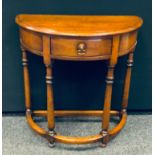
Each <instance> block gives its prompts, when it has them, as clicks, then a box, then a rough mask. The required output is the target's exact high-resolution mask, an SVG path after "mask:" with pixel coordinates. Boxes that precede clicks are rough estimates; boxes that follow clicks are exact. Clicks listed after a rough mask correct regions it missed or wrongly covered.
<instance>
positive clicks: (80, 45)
mask: <svg viewBox="0 0 155 155" xmlns="http://www.w3.org/2000/svg"><path fill="white" fill-rule="evenodd" d="M86 49H87V45H86V43H84V42H80V43H78V44H77V54H78V55H85V54H86Z"/></svg>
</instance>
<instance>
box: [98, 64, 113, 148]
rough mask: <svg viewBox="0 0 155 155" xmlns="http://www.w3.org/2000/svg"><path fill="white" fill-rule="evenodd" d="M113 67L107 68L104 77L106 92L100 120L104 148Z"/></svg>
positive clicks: (108, 117)
mask: <svg viewBox="0 0 155 155" xmlns="http://www.w3.org/2000/svg"><path fill="white" fill-rule="evenodd" d="M113 74H114V66H111V65H109V66H108V73H107V77H106V90H105V99H104V114H103V119H102V131H101V134H102V136H103V139H102V147H105V146H106V143H107V142H108V139H109V136H108V128H109V121H110V109H111V97H112V84H113V79H114V76H113Z"/></svg>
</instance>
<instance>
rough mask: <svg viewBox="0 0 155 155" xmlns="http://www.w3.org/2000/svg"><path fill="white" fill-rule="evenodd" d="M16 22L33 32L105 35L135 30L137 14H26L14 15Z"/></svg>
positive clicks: (137, 26) (137, 25)
mask: <svg viewBox="0 0 155 155" xmlns="http://www.w3.org/2000/svg"><path fill="white" fill-rule="evenodd" d="M16 23H17V24H18V25H19V26H20V27H22V28H26V29H28V30H32V31H35V32H40V33H45V34H50V35H64V36H81V37H82V36H85V37H87V36H107V35H115V34H122V33H127V32H131V31H134V30H137V29H138V28H139V27H141V25H142V23H143V21H142V19H141V18H140V17H138V16H92V15H91V16H88V15H87V16H85V15H80V16H79V15H27V14H20V15H17V16H16Z"/></svg>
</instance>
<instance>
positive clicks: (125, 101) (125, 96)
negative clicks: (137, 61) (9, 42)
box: [122, 52, 133, 112]
mask: <svg viewBox="0 0 155 155" xmlns="http://www.w3.org/2000/svg"><path fill="white" fill-rule="evenodd" d="M132 66H133V52H132V53H129V57H128V60H127V71H126V76H125V82H124V91H123V99H122V112H126V109H127V106H128V98H129V90H130V81H131V70H132Z"/></svg>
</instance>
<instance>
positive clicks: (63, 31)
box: [16, 15, 143, 61]
mask: <svg viewBox="0 0 155 155" xmlns="http://www.w3.org/2000/svg"><path fill="white" fill-rule="evenodd" d="M16 23H17V24H18V25H19V26H20V42H21V44H22V46H23V47H24V48H25V49H26V50H27V51H30V52H32V53H34V54H37V55H40V56H43V38H45V37H46V36H48V37H49V38H50V44H49V48H50V50H51V51H50V55H49V57H51V58H53V59H63V60H80V61H85V60H104V59H109V58H110V57H111V49H112V44H113V43H112V42H113V36H114V35H116V34H117V35H119V37H120V44H119V51H118V56H122V55H125V54H127V53H129V51H131V50H132V49H133V48H134V47H135V45H136V43H137V31H138V28H139V27H140V26H141V25H142V23H143V22H142V19H141V18H140V17H137V16H65V15H62V16H61V15H18V16H17V17H16ZM82 46H83V47H82ZM80 48H84V49H80Z"/></svg>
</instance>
